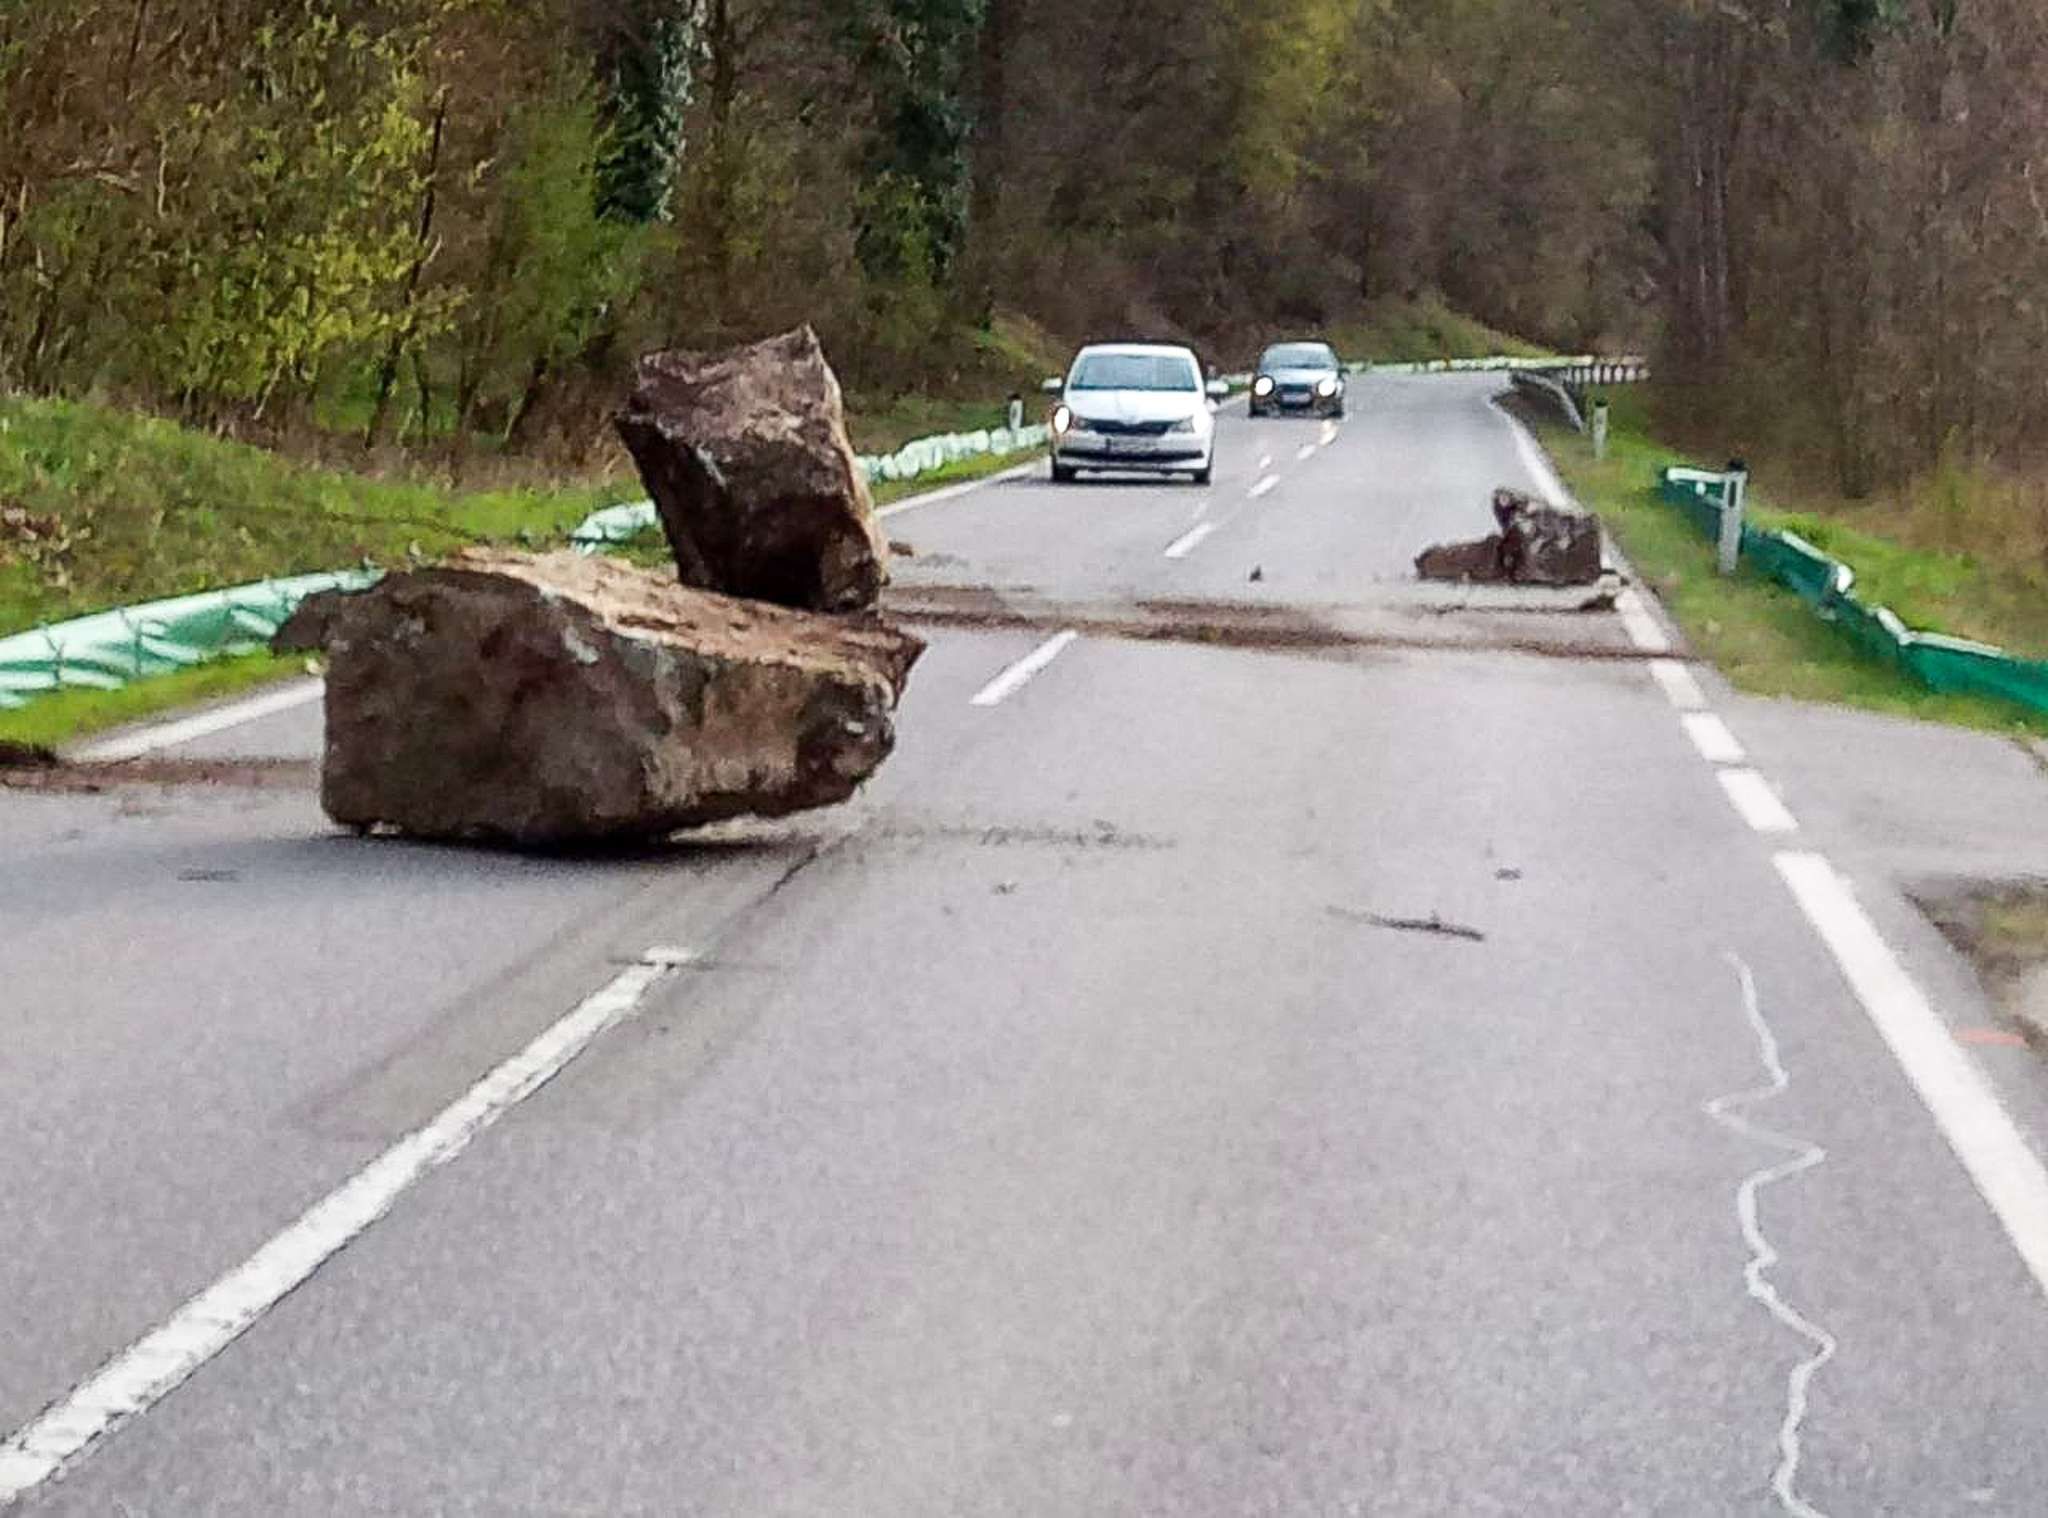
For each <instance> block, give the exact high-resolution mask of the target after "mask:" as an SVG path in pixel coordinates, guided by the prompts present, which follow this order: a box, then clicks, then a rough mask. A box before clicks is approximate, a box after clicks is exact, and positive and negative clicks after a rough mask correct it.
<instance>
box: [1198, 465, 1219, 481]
mask: <svg viewBox="0 0 2048 1518" xmlns="http://www.w3.org/2000/svg"><path fill="white" fill-rule="evenodd" d="M1215 473H1216V465H1215V461H1214V460H1211V461H1210V462H1209V463H1207V464H1204V465H1203V466H1202V467H1201V468H1200V469H1197V470H1196V471H1195V483H1196V484H1197V485H1206V484H1208V483H1209V481H1210V480H1211V479H1212V478H1213V477H1214V476H1215Z"/></svg>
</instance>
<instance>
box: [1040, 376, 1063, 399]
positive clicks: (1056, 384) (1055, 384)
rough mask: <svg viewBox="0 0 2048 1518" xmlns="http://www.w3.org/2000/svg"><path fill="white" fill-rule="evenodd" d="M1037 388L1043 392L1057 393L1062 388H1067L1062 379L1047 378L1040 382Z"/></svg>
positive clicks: (1047, 393)
mask: <svg viewBox="0 0 2048 1518" xmlns="http://www.w3.org/2000/svg"><path fill="white" fill-rule="evenodd" d="M1038 388H1039V390H1040V391H1041V392H1042V393H1043V394H1046V395H1058V394H1059V393H1060V392H1061V391H1062V390H1064V389H1066V388H1067V382H1066V381H1065V380H1063V379H1049V380H1047V381H1045V382H1044V383H1043V384H1041V385H1040V386H1039V387H1038Z"/></svg>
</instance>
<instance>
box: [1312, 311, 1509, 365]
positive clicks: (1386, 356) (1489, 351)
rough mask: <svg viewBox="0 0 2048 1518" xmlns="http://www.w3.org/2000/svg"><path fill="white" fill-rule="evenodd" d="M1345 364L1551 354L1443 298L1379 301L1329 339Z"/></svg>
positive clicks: (1331, 333)
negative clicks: (1447, 302)
mask: <svg viewBox="0 0 2048 1518" xmlns="http://www.w3.org/2000/svg"><path fill="white" fill-rule="evenodd" d="M1327 336H1328V339H1329V341H1330V344H1331V345H1332V346H1333V347H1335V348H1336V350H1337V351H1338V352H1339V353H1340V354H1342V355H1343V356H1344V357H1345V358H1347V359H1354V360H1356V359H1365V360H1370V361H1371V362H1373V363H1376V364H1415V363H1424V362H1427V361H1429V360H1431V359H1439V358H1493V357H1495V356H1497V355H1498V356H1506V357H1509V358H1542V357H1544V356H1545V355H1546V354H1547V352H1548V350H1547V349H1544V348H1539V347H1537V346H1536V345H1535V344H1533V343H1528V342H1524V341H1523V340H1522V339H1521V338H1518V337H1513V336H1510V335H1509V334H1508V333H1505V332H1500V331H1496V330H1495V329H1494V328H1492V327H1489V326H1487V325H1486V324H1485V323H1484V322H1482V321H1479V320H1477V319H1475V318H1473V317H1470V316H1467V315H1465V314H1464V313H1463V312H1461V311H1456V310H1453V309H1452V308H1451V307H1450V306H1448V305H1446V304H1445V303H1444V301H1443V300H1442V298H1441V297H1438V296H1434V295H1423V296H1416V297H1414V298H1412V299H1406V300H1395V299H1387V300H1379V301H1375V302H1373V304H1372V305H1371V306H1370V307H1368V308H1367V311H1366V314H1365V315H1364V316H1362V317H1359V318H1357V319H1355V320H1353V321H1348V322H1340V323H1338V324H1337V325H1335V326H1333V327H1332V328H1330V330H1329V332H1328V333H1327Z"/></svg>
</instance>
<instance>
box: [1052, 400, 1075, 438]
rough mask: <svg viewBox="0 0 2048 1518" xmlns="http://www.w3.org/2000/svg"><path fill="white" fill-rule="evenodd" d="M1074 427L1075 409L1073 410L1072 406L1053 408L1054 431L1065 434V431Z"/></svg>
mask: <svg viewBox="0 0 2048 1518" xmlns="http://www.w3.org/2000/svg"><path fill="white" fill-rule="evenodd" d="M1073 425H1074V408H1073V407H1071V406H1055V407H1053V408H1052V430H1053V431H1054V432H1065V431H1066V430H1067V429H1068V428H1070V427H1072V426H1073Z"/></svg>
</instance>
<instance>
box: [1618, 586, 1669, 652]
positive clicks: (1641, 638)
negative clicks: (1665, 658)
mask: <svg viewBox="0 0 2048 1518" xmlns="http://www.w3.org/2000/svg"><path fill="white" fill-rule="evenodd" d="M1614 608H1615V610H1616V611H1618V612H1620V613H1621V625H1622V629H1623V630H1624V631H1625V632H1627V634H1628V640H1629V642H1631V643H1633V644H1635V646H1636V647H1637V648H1640V649H1641V650H1642V651H1643V652H1644V653H1646V654H1668V653H1670V652H1671V640H1670V639H1669V638H1667V637H1665V636H1664V629H1663V628H1662V627H1661V626H1660V625H1659V624H1658V622H1657V619H1656V618H1655V617H1653V616H1651V615H1650V612H1649V608H1647V607H1646V606H1644V605H1643V598H1642V597H1641V596H1639V595H1637V594H1636V593H1635V591H1633V590H1624V591H1623V592H1622V593H1621V594H1620V595H1618V596H1616V597H1615V599H1614Z"/></svg>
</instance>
